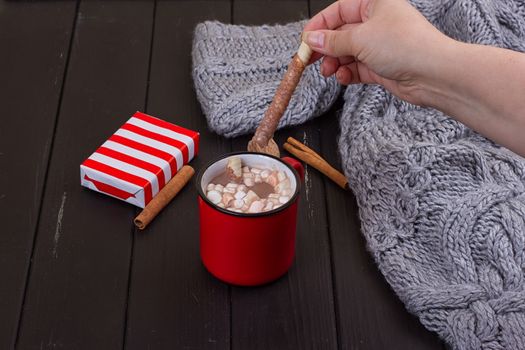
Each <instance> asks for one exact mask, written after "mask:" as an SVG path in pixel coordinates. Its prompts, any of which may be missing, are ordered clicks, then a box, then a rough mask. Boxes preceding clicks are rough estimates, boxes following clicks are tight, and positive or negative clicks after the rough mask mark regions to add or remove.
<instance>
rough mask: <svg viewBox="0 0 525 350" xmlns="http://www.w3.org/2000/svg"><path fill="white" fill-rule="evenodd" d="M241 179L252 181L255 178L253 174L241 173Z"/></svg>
mask: <svg viewBox="0 0 525 350" xmlns="http://www.w3.org/2000/svg"><path fill="white" fill-rule="evenodd" d="M242 177H243V178H244V179H248V178H249V179H253V178H255V174H252V173H243V174H242Z"/></svg>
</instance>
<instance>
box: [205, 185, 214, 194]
mask: <svg viewBox="0 0 525 350" xmlns="http://www.w3.org/2000/svg"><path fill="white" fill-rule="evenodd" d="M214 189H215V185H214V184H208V186H207V187H206V191H208V192H209V191H213V190H214Z"/></svg>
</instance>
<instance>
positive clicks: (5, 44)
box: [0, 1, 75, 349]
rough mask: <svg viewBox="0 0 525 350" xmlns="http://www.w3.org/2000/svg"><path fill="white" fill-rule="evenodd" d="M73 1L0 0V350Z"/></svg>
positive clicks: (13, 317) (34, 211)
mask: <svg viewBox="0 0 525 350" xmlns="http://www.w3.org/2000/svg"><path fill="white" fill-rule="evenodd" d="M74 17H75V2H73V1H70V2H60V3H50V2H25V1H24V2H19V1H0V52H1V54H0V77H2V78H1V80H2V84H1V85H0V96H2V97H1V101H2V104H1V108H2V126H0V221H1V222H2V229H1V234H0V280H1V281H2V283H0V310H1V312H0V349H11V348H12V347H14V343H15V338H16V330H17V327H18V320H19V315H20V310H21V306H22V302H23V296H24V290H25V286H26V276H27V271H28V268H29V261H30V257H31V251H32V249H33V237H34V234H35V230H36V226H37V222H38V217H39V210H40V204H41V197H42V189H43V185H44V182H45V176H46V171H47V166H48V160H49V150H50V146H51V141H52V138H53V132H54V125H55V119H56V115H57V108H58V104H59V100H60V92H61V87H62V81H63V76H64V69H65V66H66V61H67V57H68V54H69V44H70V38H71V33H72V29H73V25H74V24H73V23H74Z"/></svg>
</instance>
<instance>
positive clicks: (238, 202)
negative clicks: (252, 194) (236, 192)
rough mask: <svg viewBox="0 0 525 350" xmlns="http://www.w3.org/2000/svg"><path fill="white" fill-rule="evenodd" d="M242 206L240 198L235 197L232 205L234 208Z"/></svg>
mask: <svg viewBox="0 0 525 350" xmlns="http://www.w3.org/2000/svg"><path fill="white" fill-rule="evenodd" d="M243 206H244V201H243V200H242V199H236V200H234V201H233V207H234V208H235V209H241V208H242V207H243Z"/></svg>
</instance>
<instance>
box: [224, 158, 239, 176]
mask: <svg viewBox="0 0 525 350" xmlns="http://www.w3.org/2000/svg"><path fill="white" fill-rule="evenodd" d="M226 169H227V171H228V176H229V177H230V179H238V178H240V177H241V175H242V170H241V158H239V157H230V158H229V159H228V165H227V166H226Z"/></svg>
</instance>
